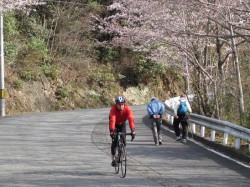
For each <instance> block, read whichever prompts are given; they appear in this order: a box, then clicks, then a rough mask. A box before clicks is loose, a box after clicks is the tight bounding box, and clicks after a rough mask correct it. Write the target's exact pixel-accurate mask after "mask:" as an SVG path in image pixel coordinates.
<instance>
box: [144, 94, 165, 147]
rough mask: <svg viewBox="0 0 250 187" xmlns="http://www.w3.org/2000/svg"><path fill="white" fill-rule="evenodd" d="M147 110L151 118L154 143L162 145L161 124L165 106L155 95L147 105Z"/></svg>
mask: <svg viewBox="0 0 250 187" xmlns="http://www.w3.org/2000/svg"><path fill="white" fill-rule="evenodd" d="M147 111H148V115H149V117H150V120H151V130H152V133H153V138H154V143H155V145H162V136H161V125H162V116H163V114H164V112H165V106H164V104H163V103H162V102H160V101H159V100H157V99H156V98H154V97H153V98H152V99H151V101H150V103H148V105H147Z"/></svg>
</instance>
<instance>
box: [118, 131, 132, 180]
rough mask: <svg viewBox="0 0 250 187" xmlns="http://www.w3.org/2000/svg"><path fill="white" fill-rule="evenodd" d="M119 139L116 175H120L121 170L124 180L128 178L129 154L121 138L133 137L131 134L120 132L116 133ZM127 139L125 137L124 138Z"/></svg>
mask: <svg viewBox="0 0 250 187" xmlns="http://www.w3.org/2000/svg"><path fill="white" fill-rule="evenodd" d="M116 135H117V136H118V138H117V149H116V162H117V165H116V166H115V173H116V174H118V173H119V169H120V168H121V177H122V178H124V177H125V176H126V170H127V153H126V146H125V145H124V142H123V139H122V138H121V136H126V135H131V133H124V132H118V133H116ZM124 138H125V137H124Z"/></svg>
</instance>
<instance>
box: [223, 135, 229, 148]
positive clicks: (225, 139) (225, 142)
mask: <svg viewBox="0 0 250 187" xmlns="http://www.w3.org/2000/svg"><path fill="white" fill-rule="evenodd" d="M227 141H228V134H227V133H224V136H223V144H224V145H227Z"/></svg>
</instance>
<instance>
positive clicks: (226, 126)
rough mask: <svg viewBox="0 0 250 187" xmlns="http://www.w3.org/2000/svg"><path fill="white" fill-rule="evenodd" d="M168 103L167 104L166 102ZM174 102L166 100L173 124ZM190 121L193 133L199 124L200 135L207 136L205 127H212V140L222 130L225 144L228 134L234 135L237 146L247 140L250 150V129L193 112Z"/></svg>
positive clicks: (237, 147)
mask: <svg viewBox="0 0 250 187" xmlns="http://www.w3.org/2000/svg"><path fill="white" fill-rule="evenodd" d="M166 103H167V104H166ZM173 105H174V104H173V103H171V104H170V106H169V103H168V102H165V107H166V113H167V115H169V118H170V122H171V123H172V124H173V115H174V110H173ZM189 121H190V123H191V130H192V132H193V133H195V126H196V125H199V126H201V128H200V130H201V132H200V136H201V137H203V138H204V137H205V127H207V128H210V129H212V131H211V140H212V141H215V134H216V131H220V132H223V133H224V137H223V144H227V141H228V135H229V134H230V135H233V136H234V137H235V138H236V141H235V148H236V149H239V148H240V145H241V141H240V140H245V141H247V142H248V147H249V151H250V129H248V128H244V127H242V126H239V125H236V124H233V123H230V122H228V121H223V120H218V119H215V118H209V117H206V116H202V115H198V114H194V113H191V114H190V115H189Z"/></svg>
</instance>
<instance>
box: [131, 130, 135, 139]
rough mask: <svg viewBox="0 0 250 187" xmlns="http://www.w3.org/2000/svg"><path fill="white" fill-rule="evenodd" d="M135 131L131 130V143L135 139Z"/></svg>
mask: <svg viewBox="0 0 250 187" xmlns="http://www.w3.org/2000/svg"><path fill="white" fill-rule="evenodd" d="M135 135H136V134H135V129H131V141H133V140H134V139H135Z"/></svg>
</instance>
